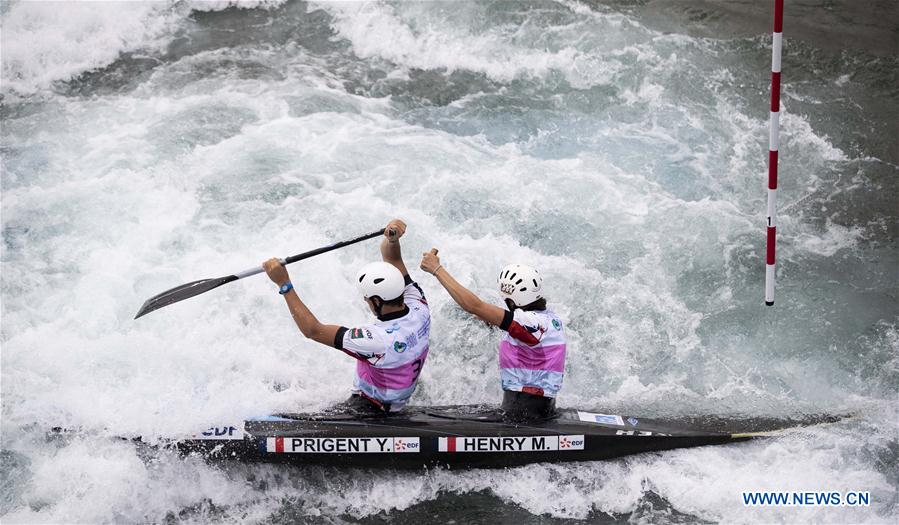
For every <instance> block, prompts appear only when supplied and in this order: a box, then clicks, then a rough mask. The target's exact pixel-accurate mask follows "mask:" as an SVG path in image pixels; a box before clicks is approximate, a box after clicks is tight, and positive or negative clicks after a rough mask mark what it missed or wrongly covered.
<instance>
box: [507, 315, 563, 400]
mask: <svg viewBox="0 0 899 525" xmlns="http://www.w3.org/2000/svg"><path fill="white" fill-rule="evenodd" d="M500 328H502V329H503V330H505V331H506V333H505V334H504V335H503V339H502V341H500V344H499V367H500V379H501V381H502V387H503V390H511V391H513V392H526V393H528V394H535V395H540V396H545V397H556V396H557V395H558V394H559V390H561V388H562V379H563V376H564V374H565V334H564V333H563V331H562V321H561V320H560V319H559V317H558V316H557V315H556V314H555V313H553V312H552V311H551V310H540V311H524V310H518V309H516V310H515V313H514V314H513V313H512V312H506V316H505V318H504V319H503V322H502V324H501V325H500Z"/></svg>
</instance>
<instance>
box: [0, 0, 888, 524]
mask: <svg viewBox="0 0 899 525" xmlns="http://www.w3.org/2000/svg"><path fill="white" fill-rule="evenodd" d="M0 38H2V55H0V56H2V89H0V94H2V97H3V100H2V108H0V115H2V120H3V121H2V124H3V126H2V181H0V182H2V202H0V204H2V227H3V246H2V289H0V291H2V333H0V343H2V354H0V357H2V449H3V451H2V462H3V469H2V470H3V474H2V475H3V479H2V485H0V486H2V494H0V513H2V514H0V515H2V516H3V521H4V522H9V523H13V522H159V521H174V522H180V521H186V522H193V521H224V522H231V521H236V520H238V521H251V522H274V523H280V522H289V521H290V519H294V518H295V519H302V520H311V521H316V520H319V521H325V522H333V521H341V520H347V521H356V520H365V519H374V517H377V516H384V514H383V513H388V515H391V514H390V513H399V514H397V516H400V517H402V516H403V515H402V512H403V511H406V510H408V509H414V508H417V507H416V506H423V507H424V508H425V509H429V508H433V509H435V510H434V512H445V513H446V514H440V515H441V516H443V517H444V518H445V519H455V520H459V521H466V520H472V519H476V518H475V517H473V516H474V515H470V514H466V512H467V511H465V510H450V511H446V510H440V508H442V507H439V505H438V504H439V502H440V501H442V500H444V499H446V498H447V497H450V498H457V499H453V500H452V501H458V504H457V506H458V507H459V508H460V509H464V508H465V506H466V505H475V504H476V503H475V502H477V501H480V500H479V499H478V498H481V497H482V496H483V495H484V494H489V495H490V496H491V497H492V498H494V499H491V500H489V501H490V505H496V510H495V511H496V512H501V511H504V510H503V509H517V508H520V509H523V510H524V511H526V513H527V516H530V517H533V515H542V514H546V515H548V516H549V517H551V518H573V519H592V520H600V521H601V520H604V519H613V518H614V519H628V518H631V519H633V520H637V521H640V520H649V521H654V522H657V521H663V522H664V521H676V520H677V519H679V518H678V516H687V517H688V519H689V520H708V521H723V522H735V521H738V522H832V523H839V522H847V521H848V522H870V523H880V522H885V521H889V520H890V519H892V518H894V517H895V516H896V513H897V506H899V501H897V481H896V480H897V474H899V467H897V450H899V447H897V435H896V415H897V410H899V402H897V388H899V357H897V352H896V349H897V346H899V329H897V327H899V324H897V323H899V319H897V308H896V292H897V276H896V261H897V246H896V236H895V234H896V228H897V226H896V224H897V222H896V213H895V211H896V210H895V202H897V201H896V198H897V191H896V182H895V181H896V175H897V172H899V169H897V166H896V164H895V163H896V161H897V159H895V158H893V157H891V156H890V155H891V153H890V151H891V150H890V146H889V138H888V137H886V136H885V135H883V134H882V133H876V132H871V131H869V130H875V131H877V130H880V129H883V127H884V125H885V124H884V123H883V122H882V121H881V119H882V118H883V115H879V114H878V112H877V111H875V110H874V109H872V108H873V107H874V106H873V105H872V104H875V103H876V101H877V100H880V99H886V100H888V101H889V100H892V103H893V105H894V107H895V97H896V94H895V90H894V84H893V83H892V80H894V79H895V70H896V68H895V65H896V60H895V58H892V59H890V58H876V57H870V56H867V55H865V54H864V53H861V52H849V51H847V52H844V53H842V54H827V53H823V52H821V51H820V50H817V49H815V48H813V47H811V46H810V45H808V44H803V43H802V42H794V43H790V42H789V41H788V45H787V46H786V47H785V56H784V82H785V83H784V97H783V105H784V112H783V113H784V114H783V117H782V131H781V152H782V153H781V173H782V175H781V187H780V196H781V197H780V198H781V199H782V200H781V202H782V206H781V209H780V214H779V228H778V235H779V246H778V249H779V251H778V256H779V259H778V265H779V270H778V297H777V301H778V302H777V305H776V306H775V307H774V308H765V307H764V305H763V278H764V261H763V259H762V256H763V251H764V219H765V204H764V199H765V191H764V188H765V181H766V178H765V177H766V164H765V161H766V150H767V118H768V114H767V101H766V98H767V96H768V93H767V89H768V82H769V79H768V77H767V71H768V67H769V64H768V61H769V60H770V51H769V49H768V47H767V45H768V41H767V40H766V37H765V36H764V35H760V36H759V37H757V38H737V39H730V38H728V37H727V35H722V37H721V38H720V39H713V38H697V37H690V36H686V35H684V34H679V33H662V32H659V31H657V30H654V29H652V28H651V27H649V26H647V25H644V24H643V23H641V20H640V17H639V11H638V12H636V13H635V12H632V11H629V10H626V9H618V8H613V7H608V6H604V5H592V4H590V5H587V4H584V3H579V2H545V3H544V2H538V3H527V4H525V3H480V2H478V3H475V2H465V3H456V4H448V3H441V2H430V3H393V2H376V3H364V4H363V3H308V4H307V3H302V2H249V3H246V4H243V3H242V4H241V7H240V8H235V7H233V6H232V2H227V1H222V2H174V3H163V2H154V3H140V2H135V3H130V2H129V3H127V4H124V3H121V4H120V3H99V4H98V3H90V4H78V3H65V4H58V3H32V2H10V3H4V4H3V7H2V34H0ZM859 108H861V109H859ZM392 217H401V218H403V219H404V220H405V221H406V222H407V223H408V225H409V230H408V233H407V235H406V236H405V237H404V240H403V249H404V255H405V257H406V262H407V265H409V266H410V267H416V268H417V266H418V260H419V257H420V254H421V253H422V252H423V251H425V250H427V249H430V248H431V247H437V248H439V249H440V254H441V258H442V261H443V264H445V265H446V266H447V267H448V268H451V269H452V271H453V273H454V275H455V276H456V277H457V278H458V279H459V280H460V281H461V282H463V283H465V284H467V285H469V286H470V287H471V288H472V289H473V290H475V291H477V292H478V293H480V294H482V296H484V297H487V298H490V299H492V300H498V293H496V292H495V291H494V290H493V286H494V276H495V274H496V272H497V271H498V269H499V268H501V267H502V266H504V265H505V264H506V263H508V262H512V261H519V262H527V263H529V264H532V265H534V266H536V267H538V268H540V271H541V273H542V274H543V275H544V276H545V283H546V284H545V286H546V289H547V293H548V298H549V301H550V304H551V305H552V307H553V309H554V310H555V311H556V312H557V313H559V314H560V316H561V317H562V318H563V319H565V320H566V322H567V325H566V333H567V334H568V337H569V354H568V365H567V370H566V372H567V374H566V381H565V386H564V388H563V391H562V394H561V396H560V397H559V404H560V405H561V406H566V407H581V408H602V409H603V410H604V411H608V412H609V413H627V414H635V415H638V416H640V415H643V416H660V415H664V416H676V415H687V414H717V415H729V416H744V417H751V416H801V415H805V414H817V413H853V414H857V416H858V417H856V418H855V419H853V420H851V421H846V422H842V423H839V424H835V425H831V426H828V427H820V428H810V429H803V430H796V431H792V432H790V433H788V434H787V435H785V436H784V437H782V438H777V439H773V440H768V441H763V442H753V443H747V444H742V445H739V446H728V447H720V448H715V447H710V448H702V449H693V450H682V451H673V452H666V453H664V454H648V455H641V456H635V457H631V458H626V459H622V460H617V461H610V462H597V463H587V464H579V465H533V466H528V467H523V468H517V469H512V470H507V471H473V472H446V471H440V470H438V471H428V472H423V473H390V472H386V473H367V472H358V471H353V470H349V471H332V470H326V469H295V470H289V471H288V470H283V469H279V468H276V467H268V466H234V467H231V468H228V469H220V468H217V467H213V466H209V465H206V464H205V463H203V462H202V461H200V460H198V459H195V458H188V459H186V460H185V459H182V458H179V457H177V456H175V455H172V454H162V455H160V456H158V457H156V458H153V459H152V460H147V459H146V458H143V457H141V455H140V454H139V453H137V452H136V451H135V448H134V447H133V446H131V445H130V444H129V443H127V442H119V441H115V440H112V439H109V438H110V437H112V436H117V435H127V436H130V435H142V436H177V435H185V434H189V433H192V432H194V431H196V430H198V429H204V428H207V427H208V426H209V425H210V424H211V423H219V422H231V421H240V420H242V419H243V418H245V417H251V416H257V415H261V414H267V413H272V412H277V411H296V410H309V411H313V410H318V409H321V408H324V407H326V406H328V405H330V404H333V403H335V402H337V401H340V400H342V399H344V398H345V397H346V395H347V392H348V390H349V387H350V385H351V383H352V374H353V367H354V364H353V363H352V362H351V360H349V359H347V358H345V356H342V355H341V354H339V353H337V352H334V351H333V350H329V349H327V348H325V347H322V346H320V345H317V344H315V343H313V342H310V341H306V340H304V339H302V337H301V336H300V334H299V333H298V332H297V331H296V329H295V327H294V326H293V324H292V322H291V320H290V317H289V314H288V312H287V311H286V309H285V308H284V307H283V304H282V303H281V301H280V298H279V297H278V295H277V294H276V293H275V291H276V290H275V288H274V287H273V285H272V284H271V283H270V282H268V281H267V280H266V279H265V277H264V276H260V277H256V278H253V279H247V280H246V281H240V282H238V283H233V284H230V285H228V286H226V287H223V288H221V289H218V290H215V291H214V292H209V293H208V294H205V295H203V296H202V297H198V298H195V299H191V300H189V301H185V302H183V303H179V304H177V305H173V306H170V307H168V308H165V309H163V310H160V311H158V312H154V313H152V314H150V315H148V316H146V317H144V318H141V319H140V320H137V321H135V320H133V317H134V314H135V312H136V311H137V308H138V307H139V306H140V305H141V304H142V302H143V301H144V300H145V299H146V298H148V297H150V296H152V295H154V294H156V293H158V292H160V291H162V290H165V289H168V288H170V287H172V286H174V285H177V284H181V283H185V282H188V281H192V280H194V279H198V278H204V277H214V276H220V275H227V274H230V273H232V272H234V271H237V270H241V269H244V268H247V267H251V266H254V265H257V264H259V263H261V261H263V260H264V259H266V258H268V257H271V256H286V255H289V254H293V253H299V252H302V251H305V250H308V249H312V248H316V247H319V246H323V245H326V244H330V243H331V242H334V241H337V240H340V239H344V238H350V237H355V236H356V235H358V234H361V233H364V232H367V231H371V230H373V229H376V228H378V227H381V226H383V224H385V223H386V221H387V220H388V219H390V218H392ZM377 257H378V252H377V248H376V243H374V242H370V243H363V244H360V245H356V246H353V247H350V248H346V249H344V250H341V251H339V252H334V253H331V254H327V255H323V256H320V257H317V258H313V259H310V260H308V261H304V262H301V263H298V264H297V265H295V266H293V267H291V274H292V276H293V280H294V283H295V285H296V287H297V289H298V290H299V292H300V295H301V297H303V298H304V300H306V301H307V303H308V304H309V306H310V308H311V309H312V310H313V312H315V314H316V315H317V316H318V317H319V318H320V319H321V320H323V321H325V322H333V323H340V324H344V325H348V326H349V325H353V324H355V323H361V322H365V321H366V320H367V319H368V318H369V316H370V314H369V313H368V311H367V308H366V307H365V305H364V303H363V302H362V301H361V299H359V298H358V297H357V293H356V291H355V287H354V285H353V282H352V276H353V275H354V273H355V270H356V269H357V268H358V267H359V266H361V265H362V264H364V263H365V262H368V261H370V260H373V259H375V258H377ZM412 276H413V278H414V279H416V280H417V281H418V282H419V283H420V284H421V286H422V287H423V288H424V290H425V292H426V294H427V295H428V298H429V300H430V303H431V305H432V312H433V325H432V334H433V335H432V347H431V353H430V358H429V361H428V363H427V366H426V367H425V368H424V370H423V372H422V375H421V378H422V379H421V384H420V386H419V390H418V391H417V393H416V394H415V397H414V398H413V402H414V403H415V404H419V405H432V404H458V403H496V402H497V401H498V400H499V399H500V389H499V380H498V369H497V356H496V345H497V341H498V338H499V336H498V335H497V334H496V333H493V332H491V331H490V330H489V329H487V328H486V327H484V326H483V324H482V323H478V322H476V321H474V320H472V319H471V318H470V317H469V316H467V315H464V314H463V313H462V312H460V311H459V309H458V308H457V307H456V306H455V305H454V303H453V302H452V300H451V299H450V298H449V297H448V296H447V295H446V294H445V293H444V292H443V291H442V290H441V289H440V288H439V286H438V285H437V283H436V282H435V281H434V280H433V279H432V278H431V277H430V276H428V275H427V274H424V273H423V272H421V271H418V270H417V269H416V270H414V271H413V272H412ZM54 426H63V427H67V428H80V429H83V433H82V434H81V435H79V436H75V437H72V438H68V439H65V440H52V439H50V440H48V439H45V437H44V432H45V430H46V429H48V428H50V427H54ZM743 490H839V491H848V490H867V491H870V492H871V494H872V500H873V502H872V504H871V507H870V508H848V507H846V508H822V507H809V508H779V507H774V508H761V509H760V508H748V507H744V506H743V505H742V504H741V502H740V499H739V497H740V492H741V491H743ZM429 505H430V506H431V507H429Z"/></svg>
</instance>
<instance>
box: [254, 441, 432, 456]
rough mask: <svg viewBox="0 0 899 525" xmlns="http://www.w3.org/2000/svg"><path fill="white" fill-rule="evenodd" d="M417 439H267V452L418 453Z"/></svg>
mask: <svg viewBox="0 0 899 525" xmlns="http://www.w3.org/2000/svg"><path fill="white" fill-rule="evenodd" d="M419 450H420V448H419V444H418V438H417V437H357V438H293V437H270V438H266V439H265V451H266V452H273V453H285V454H380V453H386V452H418V451H419Z"/></svg>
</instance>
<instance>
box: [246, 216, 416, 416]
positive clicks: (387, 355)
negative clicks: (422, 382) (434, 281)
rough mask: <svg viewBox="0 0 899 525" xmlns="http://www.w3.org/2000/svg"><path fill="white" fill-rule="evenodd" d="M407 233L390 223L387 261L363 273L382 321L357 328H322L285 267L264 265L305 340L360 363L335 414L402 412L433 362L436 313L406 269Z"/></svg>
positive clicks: (360, 279) (364, 287) (360, 282)
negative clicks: (426, 366)
mask: <svg viewBox="0 0 899 525" xmlns="http://www.w3.org/2000/svg"><path fill="white" fill-rule="evenodd" d="M405 232H406V224H405V223H404V222H403V221H401V220H399V219H394V220H392V221H390V223H388V224H387V226H386V228H385V230H384V240H382V241H381V258H382V259H383V261H379V262H373V263H370V264H368V265H366V266H364V267H363V268H362V269H361V270H359V272H358V273H357V275H356V284H357V286H358V288H359V291H360V292H361V293H362V296H363V298H364V299H365V302H366V304H368V307H369V308H370V309H371V311H372V313H373V314H375V317H377V319H378V320H377V321H376V322H373V323H369V324H363V325H359V326H357V327H355V328H347V327H344V326H341V325H336V324H322V323H321V322H319V320H318V319H317V318H316V317H315V315H313V314H312V312H310V311H309V308H307V307H306V305H305V304H303V301H301V300H300V297H299V296H298V295H297V293H296V290H295V289H294V286H293V284H292V283H291V282H290V275H288V273H287V269H286V268H284V266H283V265H282V264H281V262H280V261H279V260H278V259H269V260H268V261H266V262H265V263H263V267H264V268H265V271H266V273H267V274H268V276H269V278H271V280H272V281H274V283H275V284H277V285H278V287H279V293H280V294H281V295H283V296H284V299H285V300H286V302H287V307H288V308H289V309H290V313H291V315H292V316H293V320H294V321H295V322H296V324H297V326H298V327H299V328H300V331H301V332H302V333H303V335H304V336H306V337H308V338H309V339H312V340H314V341H318V342H319V343H322V344H324V345H328V346H332V347H334V348H337V349H338V350H340V351H342V352H344V353H346V354H347V355H349V356H350V357H353V358H355V359H356V360H357V361H356V380H355V383H354V389H353V394H352V396H350V398H349V399H348V400H347V401H346V402H345V403H342V404H341V405H338V406H337V407H334V410H346V411H348V412H357V413H358V412H361V413H382V414H388V413H391V412H398V411H400V410H402V408H403V407H404V406H405V405H406V403H407V402H408V401H409V398H410V397H411V396H412V393H413V392H415V386H416V384H417V383H418V375H419V374H420V373H421V369H422V367H423V366H424V363H425V359H427V357H428V340H429V337H430V330H431V313H430V310H429V309H428V302H427V300H426V299H425V296H424V292H422V290H421V288H419V286H418V284H416V283H415V282H413V281H412V279H411V278H410V277H409V272H408V270H406V265H405V264H404V263H403V257H402V254H401V252H400V237H402V236H403V234H404V233H405Z"/></svg>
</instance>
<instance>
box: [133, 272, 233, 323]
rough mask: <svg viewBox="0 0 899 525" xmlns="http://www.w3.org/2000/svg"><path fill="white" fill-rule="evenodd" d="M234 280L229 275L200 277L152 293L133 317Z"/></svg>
mask: <svg viewBox="0 0 899 525" xmlns="http://www.w3.org/2000/svg"><path fill="white" fill-rule="evenodd" d="M236 280H237V276H235V275H229V276H227V277H218V278H216V279H200V280H199V281H194V282H192V283H187V284H182V285H181V286H176V287H174V288H172V289H171V290H166V291H164V292H162V293H161V294H159V295H154V296H153V297H151V298H149V299H147V300H146V302H144V305H143V306H141V307H140V310H138V312H137V315H135V316H134V318H135V319H137V318H138V317H141V316H143V315H147V314H148V313H150V312H152V311H154V310H159V309H160V308H162V307H163V306H168V305H170V304H173V303H177V302H178V301H183V300H185V299H190V298H191V297H193V296H195V295H200V294H201V293H206V292H208V291H209V290H212V289H213V288H218V287H219V286H221V285H223V284H227V283H230V282H231V281H236Z"/></svg>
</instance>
